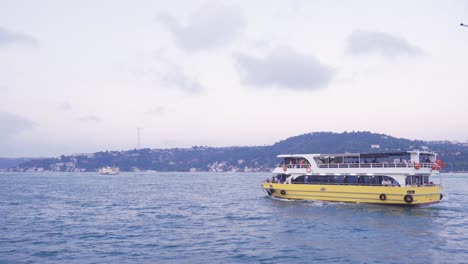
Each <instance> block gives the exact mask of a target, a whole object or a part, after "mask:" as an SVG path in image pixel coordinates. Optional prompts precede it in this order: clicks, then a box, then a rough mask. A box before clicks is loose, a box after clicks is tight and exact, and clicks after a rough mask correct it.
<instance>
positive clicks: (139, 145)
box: [136, 127, 141, 149]
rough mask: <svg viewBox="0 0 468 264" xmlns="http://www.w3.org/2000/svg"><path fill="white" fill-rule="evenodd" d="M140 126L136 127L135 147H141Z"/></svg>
mask: <svg viewBox="0 0 468 264" xmlns="http://www.w3.org/2000/svg"><path fill="white" fill-rule="evenodd" d="M140 131H141V127H137V145H136V148H137V149H140V148H141V136H140Z"/></svg>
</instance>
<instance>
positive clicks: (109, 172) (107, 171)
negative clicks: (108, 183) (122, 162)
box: [99, 166, 120, 175]
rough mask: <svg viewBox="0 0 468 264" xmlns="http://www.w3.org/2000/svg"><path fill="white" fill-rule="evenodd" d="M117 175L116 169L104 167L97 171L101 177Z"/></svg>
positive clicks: (118, 170)
mask: <svg viewBox="0 0 468 264" xmlns="http://www.w3.org/2000/svg"><path fill="white" fill-rule="evenodd" d="M119 173H120V169H119V168H118V167H110V166H105V167H102V168H100V169H99V174H102V175H117V174H119Z"/></svg>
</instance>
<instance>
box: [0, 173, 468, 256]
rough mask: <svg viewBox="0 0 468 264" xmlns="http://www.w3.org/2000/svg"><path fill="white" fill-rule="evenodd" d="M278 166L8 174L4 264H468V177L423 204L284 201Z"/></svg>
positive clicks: (1, 243)
mask: <svg viewBox="0 0 468 264" xmlns="http://www.w3.org/2000/svg"><path fill="white" fill-rule="evenodd" d="M267 176H269V175H268V174H245V173H242V174H223V173H217V174H215V173H195V174H191V173H140V174H138V173H122V174H120V175H116V176H100V175H97V174H93V173H68V174H67V173H49V172H47V173H46V172H44V173H35V174H26V173H16V174H12V173H0V263H12V262H14V263H26V262H35V263H156V262H157V263H281V262H284V263H286V262H288V263H326V262H343V263H467V262H468V228H467V227H468V217H467V212H468V195H467V187H468V175H467V174H446V175H444V181H443V183H444V192H445V197H444V200H442V202H441V203H439V204H435V205H431V206H427V207H419V208H404V207H394V206H378V205H366V204H344V203H324V202H304V201H302V202H300V201H280V200H274V199H270V198H268V197H267V196H266V195H265V194H264V193H263V192H262V190H261V188H260V184H261V181H262V180H263V179H264V178H266V177H267Z"/></svg>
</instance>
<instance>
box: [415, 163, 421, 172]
mask: <svg viewBox="0 0 468 264" xmlns="http://www.w3.org/2000/svg"><path fill="white" fill-rule="evenodd" d="M414 168H415V169H417V170H419V168H421V164H419V163H417V162H416V163H415V164H414Z"/></svg>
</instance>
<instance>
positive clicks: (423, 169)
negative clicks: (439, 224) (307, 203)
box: [271, 151, 445, 187]
mask: <svg viewBox="0 0 468 264" xmlns="http://www.w3.org/2000/svg"><path fill="white" fill-rule="evenodd" d="M278 158H280V159H281V162H280V163H279V164H278V165H277V167H276V168H275V169H274V170H273V173H274V174H276V176H274V177H272V179H271V181H272V182H277V183H290V184H327V185H330V184H340V185H378V186H396V187H399V186H434V185H438V184H440V177H437V178H438V179H435V181H433V179H432V178H430V177H431V176H438V175H439V171H440V170H441V169H442V168H443V166H444V165H445V164H443V162H441V161H440V160H439V159H437V154H435V153H433V152H429V151H405V152H387V153H345V154H287V155H278Z"/></svg>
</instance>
